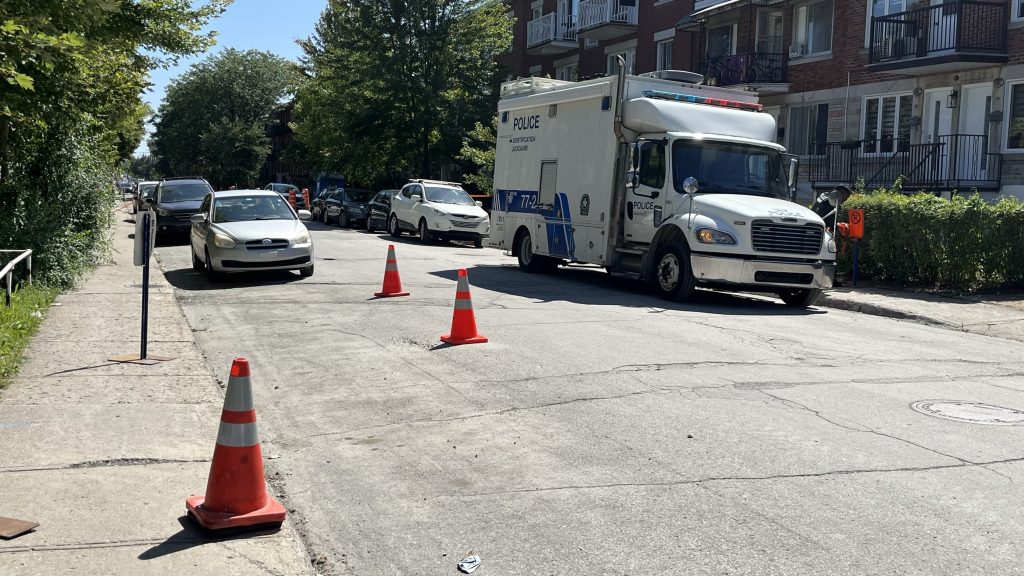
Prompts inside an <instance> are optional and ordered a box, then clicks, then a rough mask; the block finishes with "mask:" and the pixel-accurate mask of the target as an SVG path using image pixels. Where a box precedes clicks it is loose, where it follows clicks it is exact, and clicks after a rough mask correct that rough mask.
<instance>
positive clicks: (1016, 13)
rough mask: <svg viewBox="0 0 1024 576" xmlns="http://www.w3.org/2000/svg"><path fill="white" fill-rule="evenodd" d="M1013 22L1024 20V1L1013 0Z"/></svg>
mask: <svg viewBox="0 0 1024 576" xmlns="http://www.w3.org/2000/svg"><path fill="white" fill-rule="evenodd" d="M1013 20H1014V21H1019V20H1024V0H1013Z"/></svg>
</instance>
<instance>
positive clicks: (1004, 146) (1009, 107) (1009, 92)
mask: <svg viewBox="0 0 1024 576" xmlns="http://www.w3.org/2000/svg"><path fill="white" fill-rule="evenodd" d="M1021 1H1022V2H1024V0H1021ZM1015 86H1019V87H1020V89H1021V90H1024V80H1019V81H1017V82H1007V83H1006V94H1004V95H1003V102H1005V103H1006V106H1004V108H1006V111H1005V112H1004V118H1003V130H1002V132H1003V134H1002V141H1001V142H1000V143H999V148H1000V149H1001V150H1002V151H1003V152H1005V153H1007V154H1024V147H1022V148H1010V146H1009V139H1010V123H1011V122H1013V116H1012V114H1013V88H1014V87H1015ZM1021 119H1022V120H1024V116H1021Z"/></svg>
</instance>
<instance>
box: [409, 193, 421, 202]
mask: <svg viewBox="0 0 1024 576" xmlns="http://www.w3.org/2000/svg"><path fill="white" fill-rule="evenodd" d="M409 199H410V200H412V201H413V202H423V196H420V195H419V194H413V195H412V196H409Z"/></svg>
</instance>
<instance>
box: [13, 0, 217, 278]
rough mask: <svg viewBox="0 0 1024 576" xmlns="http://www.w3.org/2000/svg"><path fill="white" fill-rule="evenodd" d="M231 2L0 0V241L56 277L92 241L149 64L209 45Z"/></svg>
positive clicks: (89, 253)
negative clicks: (212, 27)
mask: <svg viewBox="0 0 1024 576" xmlns="http://www.w3.org/2000/svg"><path fill="white" fill-rule="evenodd" d="M230 1H231V0H209V1H207V2H205V3H204V4H203V5H202V6H200V7H197V8H193V7H192V2H191V1H190V0H2V1H0V247H4V248H10V247H17V248H32V249H34V250H35V251H36V257H35V258H34V263H35V264H36V272H37V273H41V276H42V277H43V279H44V280H50V281H53V282H54V283H56V284H59V285H65V284H67V283H69V282H70V281H71V280H72V279H73V278H74V273H75V271H76V270H77V269H80V268H81V265H82V264H83V263H85V262H88V261H90V260H91V259H92V258H94V256H95V254H96V248H97V247H98V246H99V245H101V243H102V239H103V237H104V234H105V231H106V224H107V222H108V221H109V218H110V205H111V202H112V200H113V190H112V176H113V173H114V171H115V168H116V166H117V165H118V162H119V161H121V160H123V159H125V158H128V157H129V156H130V154H131V151H132V150H134V149H135V147H136V146H137V145H138V143H139V141H140V140H141V138H142V136H143V120H144V118H145V117H146V115H147V114H149V109H148V107H146V106H145V105H144V104H143V103H142V99H141V92H142V90H143V89H144V88H145V87H146V86H147V84H148V73H149V71H150V70H151V69H152V68H153V67H155V66H159V65H165V64H167V63H169V62H171V61H173V60H174V59H175V58H176V57H178V56H181V55H188V54H194V53H198V52H202V51H203V50H206V49H207V48H208V47H209V46H210V45H211V44H212V43H213V35H212V34H208V33H201V32H200V31H201V29H202V28H203V26H205V25H206V23H207V22H208V21H209V20H210V18H212V17H214V16H216V15H218V14H219V13H221V12H222V11H223V10H224V8H225V7H226V6H227V5H228V4H229V3H230Z"/></svg>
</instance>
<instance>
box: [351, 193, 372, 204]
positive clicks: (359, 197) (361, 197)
mask: <svg viewBox="0 0 1024 576" xmlns="http://www.w3.org/2000/svg"><path fill="white" fill-rule="evenodd" d="M345 196H347V197H348V201H349V202H356V203H359V204H366V203H367V202H369V201H370V198H373V192H370V191H369V190H345Z"/></svg>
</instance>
